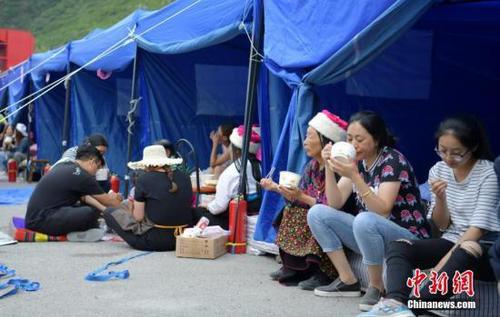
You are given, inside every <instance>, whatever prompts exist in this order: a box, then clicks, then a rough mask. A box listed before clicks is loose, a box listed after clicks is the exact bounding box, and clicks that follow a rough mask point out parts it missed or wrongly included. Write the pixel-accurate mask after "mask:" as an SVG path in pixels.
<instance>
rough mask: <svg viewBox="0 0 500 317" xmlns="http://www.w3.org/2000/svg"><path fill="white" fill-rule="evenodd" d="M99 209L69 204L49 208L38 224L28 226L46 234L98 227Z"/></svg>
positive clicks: (59, 233) (66, 232) (62, 233)
mask: <svg viewBox="0 0 500 317" xmlns="http://www.w3.org/2000/svg"><path fill="white" fill-rule="evenodd" d="M99 215H100V212H99V210H97V209H95V208H93V207H90V206H67V207H61V208H59V209H53V210H48V211H46V212H45V217H43V218H42V219H41V220H40V221H38V223H37V224H36V226H33V227H32V228H28V229H31V230H35V231H38V232H42V233H45V234H49V235H53V236H58V235H64V234H68V233H70V232H74V231H85V230H88V229H91V228H97V227H98V226H99V223H98V221H97V219H98V218H99Z"/></svg>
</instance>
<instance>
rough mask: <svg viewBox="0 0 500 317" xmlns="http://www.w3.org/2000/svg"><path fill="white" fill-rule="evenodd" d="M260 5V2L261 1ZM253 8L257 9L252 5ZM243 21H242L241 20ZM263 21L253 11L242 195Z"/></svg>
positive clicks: (243, 150)
mask: <svg viewBox="0 0 500 317" xmlns="http://www.w3.org/2000/svg"><path fill="white" fill-rule="evenodd" d="M261 6H262V3H261ZM254 10H257V9H256V8H255V6H254ZM242 23H244V22H242ZM263 31H264V30H263V21H262V12H257V13H254V21H253V27H252V43H253V45H252V43H250V55H249V61H248V81H247V93H246V101H245V118H244V126H245V135H244V138H243V149H242V156H241V166H242V168H241V176H240V188H239V194H240V195H244V194H245V192H246V183H247V175H246V171H247V169H246V166H247V162H248V148H249V145H250V136H251V132H252V130H251V124H252V114H253V109H254V104H255V87H256V85H257V76H258V73H259V69H260V62H262V61H256V60H255V59H256V58H257V57H256V56H255V55H257V54H258V53H259V51H260V50H261V45H262V36H263V33H264V32H263Z"/></svg>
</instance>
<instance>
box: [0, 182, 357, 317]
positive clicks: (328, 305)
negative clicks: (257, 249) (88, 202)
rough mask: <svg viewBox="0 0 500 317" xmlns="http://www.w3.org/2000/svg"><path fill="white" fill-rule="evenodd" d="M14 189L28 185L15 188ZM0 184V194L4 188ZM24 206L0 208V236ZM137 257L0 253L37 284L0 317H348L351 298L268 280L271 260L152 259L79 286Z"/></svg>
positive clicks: (116, 250)
mask: <svg viewBox="0 0 500 317" xmlns="http://www.w3.org/2000/svg"><path fill="white" fill-rule="evenodd" d="M14 186H17V187H24V186H30V185H26V184H15V185H14ZM12 187H13V186H12V185H11V184H8V183H6V181H5V180H4V179H0V190H1V189H2V188H12ZM25 208H26V206H25V205H18V206H4V205H1V204H0V230H2V231H4V232H7V231H6V230H7V228H8V226H9V221H10V219H11V217H12V216H24V213H25ZM135 253H138V251H134V250H132V249H130V248H129V247H128V246H127V245H126V244H124V243H120V242H99V243H71V242H50V243H19V244H16V245H10V246H3V247H0V263H3V264H5V265H7V266H9V267H10V268H13V269H16V271H17V275H18V276H19V277H23V278H27V279H31V280H34V281H38V282H40V283H41V289H40V290H39V291H37V292H32V293H26V292H21V293H19V294H17V295H13V296H10V297H7V298H4V299H0V316H2V317H7V316H21V315H24V316H139V315H140V316H197V317H198V316H203V317H207V316H234V315H239V316H284V315H286V316H329V317H333V316H355V315H356V314H357V313H358V311H357V302H358V299H329V298H319V297H316V296H314V295H313V294H312V293H311V292H306V291H302V290H299V289H297V288H293V287H284V286H281V285H279V284H278V283H276V282H273V281H271V280H270V279H269V278H268V274H269V272H272V271H274V270H276V269H278V267H279V265H278V264H277V263H276V262H275V261H274V258H273V257H271V256H269V257H268V256H253V255H228V254H226V255H225V256H223V257H221V258H219V259H216V260H198V259H181V258H176V257H175V254H174V253H173V252H162V253H160V252H158V253H153V254H150V255H147V256H144V257H141V258H137V259H134V260H132V261H130V262H128V263H125V264H123V265H121V266H119V267H117V269H125V268H126V269H128V270H129V271H130V278H129V279H128V280H122V281H110V282H102V283H99V282H86V281H85V280H84V276H85V275H86V274H87V273H89V272H91V271H93V270H95V269H97V268H99V267H101V266H102V265H104V264H105V263H107V262H109V261H112V260H118V259H121V258H123V257H125V256H129V255H132V254H135Z"/></svg>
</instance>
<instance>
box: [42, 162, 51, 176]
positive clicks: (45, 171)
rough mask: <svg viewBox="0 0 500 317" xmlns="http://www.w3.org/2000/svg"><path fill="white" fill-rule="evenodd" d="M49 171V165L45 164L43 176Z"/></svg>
mask: <svg viewBox="0 0 500 317" xmlns="http://www.w3.org/2000/svg"><path fill="white" fill-rule="evenodd" d="M49 171H50V164H45V166H44V167H43V175H45V174H47V173H48V172H49Z"/></svg>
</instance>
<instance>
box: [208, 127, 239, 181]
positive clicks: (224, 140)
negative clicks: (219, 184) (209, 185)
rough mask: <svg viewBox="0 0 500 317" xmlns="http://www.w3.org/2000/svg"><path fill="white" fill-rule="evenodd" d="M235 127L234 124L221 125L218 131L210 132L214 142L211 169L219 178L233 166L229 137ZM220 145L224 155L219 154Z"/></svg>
mask: <svg viewBox="0 0 500 317" xmlns="http://www.w3.org/2000/svg"><path fill="white" fill-rule="evenodd" d="M233 128H234V125H233V124H232V123H224V124H221V125H220V126H219V127H218V128H217V131H212V132H210V139H211V140H212V151H211V152H210V169H211V172H212V173H213V174H214V175H215V178H216V179H217V178H219V176H220V174H222V172H223V171H224V170H225V169H226V167H228V166H229V165H230V164H231V154H230V145H231V142H230V141H229V136H230V135H231V133H232V132H233ZM219 145H220V146H221V148H222V153H221V154H218V151H219Z"/></svg>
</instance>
